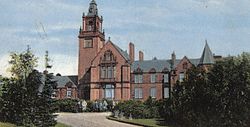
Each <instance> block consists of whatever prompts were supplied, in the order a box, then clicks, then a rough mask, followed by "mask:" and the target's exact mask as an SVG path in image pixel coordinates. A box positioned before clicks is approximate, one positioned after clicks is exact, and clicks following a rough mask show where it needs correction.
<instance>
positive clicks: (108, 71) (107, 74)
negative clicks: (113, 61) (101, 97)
mask: <svg viewBox="0 0 250 127" xmlns="http://www.w3.org/2000/svg"><path fill="white" fill-rule="evenodd" d="M100 73H101V78H102V79H104V78H109V79H110V78H114V76H115V67H111V66H109V67H101V70H100Z"/></svg>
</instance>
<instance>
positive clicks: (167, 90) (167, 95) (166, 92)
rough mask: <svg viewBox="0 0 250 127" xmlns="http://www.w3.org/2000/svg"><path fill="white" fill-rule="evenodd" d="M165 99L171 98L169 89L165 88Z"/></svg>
mask: <svg viewBox="0 0 250 127" xmlns="http://www.w3.org/2000/svg"><path fill="white" fill-rule="evenodd" d="M164 98H169V88H164Z"/></svg>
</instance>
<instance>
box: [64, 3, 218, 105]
mask: <svg viewBox="0 0 250 127" xmlns="http://www.w3.org/2000/svg"><path fill="white" fill-rule="evenodd" d="M102 24H103V17H102V16H101V17H100V16H99V15H98V9H97V4H96V2H95V0H92V1H91V3H90V6H89V11H88V13H87V15H85V14H84V13H83V16H82V27H81V28H80V31H79V36H78V38H79V62H78V87H77V88H78V97H79V98H82V99H88V100H98V99H103V98H106V99H112V100H129V99H139V100H146V99H147V98H148V97H149V96H151V97H153V98H156V99H161V98H168V97H169V88H170V87H169V86H170V85H169V84H171V86H172V85H173V84H174V83H175V82H176V81H177V80H179V81H182V80H183V79H184V78H185V73H186V70H187V69H188V68H190V67H192V66H202V67H204V69H207V68H209V67H210V66H211V64H213V63H214V56H213V54H212V52H211V50H210V48H209V46H208V44H207V43H206V45H205V48H204V51H203V53H202V56H201V58H197V59H189V58H187V57H186V56H184V57H183V58H182V59H176V56H175V53H173V54H172V56H171V59H166V60H158V59H157V58H154V59H153V60H144V54H143V52H141V51H140V52H139V60H135V46H134V44H133V43H129V54H128V53H127V52H126V51H123V50H122V49H120V48H119V47H118V46H117V45H115V43H113V42H112V41H111V40H110V39H109V40H108V41H106V40H105V33H104V31H103V28H102ZM64 91H65V89H64ZM63 96H64V95H63Z"/></svg>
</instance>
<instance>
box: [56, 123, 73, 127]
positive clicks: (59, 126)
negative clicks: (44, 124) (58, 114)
mask: <svg viewBox="0 0 250 127" xmlns="http://www.w3.org/2000/svg"><path fill="white" fill-rule="evenodd" d="M55 127H71V126H69V125H66V124H63V123H57V124H56V126H55Z"/></svg>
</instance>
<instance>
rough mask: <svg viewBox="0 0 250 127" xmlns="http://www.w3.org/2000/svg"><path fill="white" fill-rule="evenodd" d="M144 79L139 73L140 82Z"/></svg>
mask: <svg viewBox="0 0 250 127" xmlns="http://www.w3.org/2000/svg"><path fill="white" fill-rule="evenodd" d="M142 81H143V76H142V75H139V83H142Z"/></svg>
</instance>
